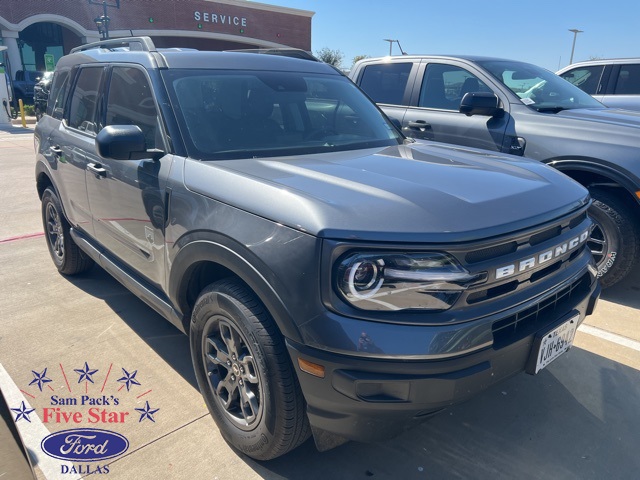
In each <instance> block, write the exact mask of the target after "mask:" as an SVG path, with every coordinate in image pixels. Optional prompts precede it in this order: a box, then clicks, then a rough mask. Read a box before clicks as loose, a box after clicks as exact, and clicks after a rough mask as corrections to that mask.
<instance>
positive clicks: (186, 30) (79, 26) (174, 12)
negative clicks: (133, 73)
mask: <svg viewBox="0 0 640 480" xmlns="http://www.w3.org/2000/svg"><path fill="white" fill-rule="evenodd" d="M105 12H106V17H105ZM313 14H314V12H310V11H306V10H298V9H292V8H285V7H279V6H277V5H269V4H264V3H257V2H252V1H247V0H106V1H105V2H103V1H101V0H57V1H43V0H1V1H0V45H2V46H5V47H7V49H6V50H5V51H4V53H3V56H4V60H3V63H5V68H6V69H7V70H8V71H10V72H16V71H18V70H37V71H44V70H46V69H47V66H48V67H49V68H51V65H52V64H53V63H55V62H56V61H57V60H58V59H59V58H60V57H61V56H62V55H65V54H67V53H69V51H70V50H71V49H72V48H73V47H76V46H78V45H82V44H84V43H89V42H95V41H99V40H100V39H102V38H105V37H107V36H108V37H109V38H119V37H129V36H149V37H151V38H152V40H153V42H154V43H155V45H156V46H157V47H183V48H196V49H198V50H232V49H246V48H278V47H293V48H299V49H303V50H307V51H309V50H311V18H312V17H313ZM45 58H46V60H47V61H46V63H45ZM51 60H53V62H52V61H51ZM14 75H15V73H12V76H14Z"/></svg>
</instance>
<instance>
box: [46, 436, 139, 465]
mask: <svg viewBox="0 0 640 480" xmlns="http://www.w3.org/2000/svg"><path fill="white" fill-rule="evenodd" d="M40 446H41V447H42V451H43V452H44V453H46V454H47V455H49V456H50V457H53V458H57V459H60V460H70V461H73V462H96V461H101V460H106V459H108V458H113V457H117V456H118V455H122V454H123V453H124V452H126V451H127V449H128V448H129V440H127V439H126V438H125V437H124V436H123V435H120V434H119V433H115V432H110V431H109V430H100V429H98V428H75V429H72V430H62V431H61V432H56V433H52V434H51V435H47V436H46V437H45V438H44V439H43V440H42V443H41V444H40Z"/></svg>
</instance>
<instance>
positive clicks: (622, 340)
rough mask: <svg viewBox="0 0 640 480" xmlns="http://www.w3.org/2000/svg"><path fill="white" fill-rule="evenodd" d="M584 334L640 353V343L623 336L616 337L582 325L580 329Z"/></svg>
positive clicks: (613, 334) (604, 331)
mask: <svg viewBox="0 0 640 480" xmlns="http://www.w3.org/2000/svg"><path fill="white" fill-rule="evenodd" d="M578 330H580V331H581V332H582V333H586V334H589V335H593V336H594V337H599V338H602V339H604V340H608V341H609V342H613V343H617V344H618V345H622V346H623V347H627V348H631V349H633V350H635V351H637V352H640V342H636V341H635V340H631V339H630V338H627V337H623V336H622V335H616V334H615V333H611V332H607V331H606V330H602V329H600V328H597V327H592V326H591V325H585V324H582V325H580V327H579V328H578Z"/></svg>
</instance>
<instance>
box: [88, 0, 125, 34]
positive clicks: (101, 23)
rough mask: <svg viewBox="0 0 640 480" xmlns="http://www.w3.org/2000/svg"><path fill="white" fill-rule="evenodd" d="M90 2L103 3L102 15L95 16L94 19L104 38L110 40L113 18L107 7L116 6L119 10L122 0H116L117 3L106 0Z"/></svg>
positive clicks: (94, 3) (90, 2)
mask: <svg viewBox="0 0 640 480" xmlns="http://www.w3.org/2000/svg"><path fill="white" fill-rule="evenodd" d="M89 4H91V5H102V16H100V17H96V18H94V19H93V21H94V22H95V24H96V27H98V33H99V34H100V35H102V40H109V22H110V21H111V19H110V18H109V16H108V15H107V7H115V8H117V9H118V10H119V9H120V0H115V4H109V3H107V2H106V0H103V1H100V0H89Z"/></svg>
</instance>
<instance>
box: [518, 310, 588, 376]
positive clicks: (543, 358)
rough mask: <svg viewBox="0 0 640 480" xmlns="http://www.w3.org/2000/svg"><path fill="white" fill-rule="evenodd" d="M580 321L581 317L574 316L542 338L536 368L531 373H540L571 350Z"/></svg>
mask: <svg viewBox="0 0 640 480" xmlns="http://www.w3.org/2000/svg"><path fill="white" fill-rule="evenodd" d="M579 320H580V315H574V316H573V317H571V318H570V319H569V320H567V321H566V322H564V323H562V324H560V325H559V326H558V327H556V328H554V329H553V330H551V331H550V332H548V333H547V334H545V335H544V336H543V337H542V338H540V346H539V347H538V350H537V357H536V368H535V371H534V372H530V373H533V374H536V373H538V372H539V371H540V370H542V369H543V368H545V367H547V366H548V365H549V364H550V363H551V362H553V361H554V360H555V359H556V358H558V357H559V356H560V355H562V354H563V353H564V352H566V351H567V350H569V349H570V348H571V345H573V339H574V337H575V336H576V330H577V329H578V321H579ZM537 343H538V342H536V344H537ZM534 345H535V344H534ZM534 351H535V350H534Z"/></svg>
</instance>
